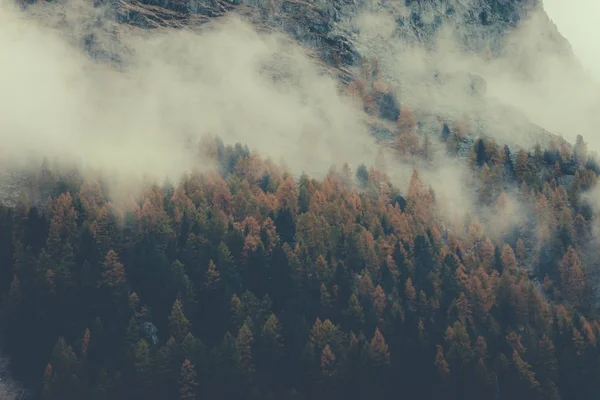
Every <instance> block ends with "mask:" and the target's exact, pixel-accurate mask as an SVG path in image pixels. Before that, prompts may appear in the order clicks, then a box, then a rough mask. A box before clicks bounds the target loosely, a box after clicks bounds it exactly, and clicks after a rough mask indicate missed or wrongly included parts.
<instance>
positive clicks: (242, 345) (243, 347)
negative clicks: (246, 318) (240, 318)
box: [236, 323, 254, 379]
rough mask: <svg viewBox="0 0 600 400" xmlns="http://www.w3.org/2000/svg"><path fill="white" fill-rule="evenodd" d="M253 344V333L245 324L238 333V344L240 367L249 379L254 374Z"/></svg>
mask: <svg viewBox="0 0 600 400" xmlns="http://www.w3.org/2000/svg"><path fill="white" fill-rule="evenodd" d="M253 342H254V336H253V335H252V331H251V330H250V328H249V327H248V324H247V323H244V325H242V327H241V328H240V331H239V332H238V335H237V340H236V343H237V348H238V352H239V354H240V366H241V368H242V371H243V372H244V374H245V375H246V377H247V378H248V379H250V377H251V376H252V374H253V373H254V363H253V361H252V344H253Z"/></svg>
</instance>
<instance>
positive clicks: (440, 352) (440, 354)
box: [435, 344, 450, 380]
mask: <svg viewBox="0 0 600 400" xmlns="http://www.w3.org/2000/svg"><path fill="white" fill-rule="evenodd" d="M436 348H437V353H436V355H435V366H436V367H437V369H438V372H439V373H440V376H441V378H442V380H447V379H448V378H449V377H450V365H449V364H448V363H447V362H446V358H445V357H444V349H443V348H442V346H440V345H439V344H438V345H437V346H436Z"/></svg>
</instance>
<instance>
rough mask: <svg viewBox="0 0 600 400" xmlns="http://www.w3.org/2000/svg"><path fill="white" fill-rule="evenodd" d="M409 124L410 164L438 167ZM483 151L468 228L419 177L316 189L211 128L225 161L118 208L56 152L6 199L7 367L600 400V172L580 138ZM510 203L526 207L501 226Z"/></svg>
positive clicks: (167, 392)
mask: <svg viewBox="0 0 600 400" xmlns="http://www.w3.org/2000/svg"><path fill="white" fill-rule="evenodd" d="M355 90H357V89H355ZM413 119H414V117H412V116H411V115H409V112H408V111H404V112H403V113H400V116H399V124H400V125H401V128H402V129H401V132H400V134H399V136H398V140H397V146H398V153H399V154H398V157H422V158H426V157H427V151H424V149H426V146H423V145H422V144H420V143H419V142H418V140H419V139H418V136H416V137H415V134H414V129H415V128H414V123H413V122H411V121H413ZM440 140H442V141H445V142H446V144H447V149H448V153H449V154H453V153H454V151H453V149H455V147H456V144H457V143H459V142H460V141H461V140H462V136H461V133H460V124H454V125H452V124H450V126H449V125H444V129H443V130H442V132H440ZM471 147H472V148H471V156H470V157H469V159H468V161H467V162H468V164H469V168H470V170H471V171H472V175H473V181H474V183H475V184H476V185H478V187H479V189H478V191H477V193H478V198H477V203H478V205H480V206H481V207H486V209H490V210H493V212H492V214H491V216H490V215H481V216H477V215H476V213H473V215H471V216H469V217H468V218H466V219H465V220H463V221H459V222H456V221H449V219H448V218H447V217H446V216H445V215H444V214H443V213H441V212H439V204H437V201H438V200H437V199H436V193H435V191H434V190H433V189H432V188H431V187H429V186H427V185H426V184H425V183H424V182H423V180H422V179H421V177H420V174H419V171H418V169H414V170H413V172H412V177H411V179H410V184H409V185H408V187H406V188H397V187H394V185H392V184H391V183H390V180H389V178H388V176H387V175H386V174H385V173H384V172H383V171H381V170H379V169H377V168H376V167H373V166H371V167H367V166H365V165H361V166H360V167H358V168H357V169H356V171H353V170H351V169H350V167H349V166H348V165H344V166H341V167H340V168H332V169H331V171H330V172H329V173H328V174H327V175H326V176H325V177H324V178H322V179H319V180H317V179H314V178H311V177H309V176H307V175H306V174H303V175H301V176H294V175H293V174H292V173H290V172H289V171H286V170H285V168H283V167H281V166H278V165H276V164H275V163H273V162H271V161H270V160H265V159H262V158H261V157H260V156H258V155H257V154H255V153H253V152H250V151H249V150H248V148H247V147H246V146H244V145H241V144H236V145H235V146H230V145H225V144H224V143H223V142H222V141H220V140H219V139H214V140H211V141H210V142H209V144H208V145H205V146H204V147H202V151H203V154H204V156H205V157H207V158H210V159H212V160H213V161H214V163H215V165H216V166H217V167H216V168H215V169H213V170H208V171H197V172H190V173H188V174H187V175H185V176H184V177H182V178H181V180H180V181H179V182H176V183H170V182H168V181H167V182H165V183H164V184H160V185H159V184H148V185H147V187H145V188H144V190H143V193H142V194H141V195H139V196H134V195H131V196H129V197H127V196H121V197H120V198H118V199H116V198H111V196H109V195H108V193H109V190H108V189H107V185H108V182H107V181H106V180H105V179H104V178H102V177H93V176H85V175H83V174H80V173H78V172H77V171H68V172H65V171H64V170H58V169H55V168H52V167H51V166H49V164H48V163H44V164H43V165H42V166H41V167H40V168H39V169H38V170H37V171H36V172H35V174H32V176H31V185H30V186H29V187H28V188H26V190H24V191H23V194H22V195H21V197H19V200H18V202H17V204H16V205H15V206H11V207H9V206H2V207H1V208H0V293H1V302H0V321H1V332H2V350H3V352H4V353H5V354H6V355H7V356H8V357H9V358H10V361H11V364H10V369H11V371H12V374H13V376H14V377H15V379H16V380H17V381H18V382H20V383H21V384H22V385H23V386H24V387H25V388H26V390H27V392H28V395H29V396H30V398H39V399H44V400H50V399H56V400H58V399H60V400H70V399H92V400H96V399H97V400H100V399H180V400H192V399H228V400H230V399H331V398H336V399H338V398H339V399H365V398H406V399H417V398H428V399H473V400H482V399H511V400H517V399H528V400H529V399H545V400H556V399H561V398H562V399H572V400H576V399H590V398H594V396H595V394H596V393H598V390H600V387H599V384H600V380H599V379H598V377H600V364H599V361H600V358H599V356H600V352H599V350H598V346H599V342H598V340H599V338H600V323H599V322H598V307H597V301H596V298H595V294H594V293H595V288H594V287H593V282H594V280H593V279H590V277H592V276H593V274H594V271H593V268H594V256H593V252H591V251H590V249H594V248H595V240H596V239H595V231H594V224H595V223H596V222H595V214H594V209H593V208H592V206H591V205H590V204H589V203H588V202H586V201H585V198H586V197H585V194H586V193H589V192H590V190H591V189H593V188H594V185H595V184H596V180H597V176H598V173H599V172H600V169H599V168H598V165H597V163H596V161H595V159H594V157H593V156H591V155H588V151H587V148H586V145H585V142H584V141H583V139H582V138H581V137H580V138H578V141H577V143H576V144H575V146H569V145H568V144H566V142H564V143H551V145H550V146H549V148H548V149H544V150H542V149H541V148H540V146H537V147H536V148H535V149H532V150H531V151H528V150H526V149H520V150H519V151H518V152H517V154H515V155H511V152H510V149H509V148H508V147H506V146H504V147H503V146H500V145H498V144H497V143H496V142H495V141H494V140H493V139H491V138H479V139H477V140H476V141H475V142H474V143H473V145H472V146H471ZM406 168H410V167H409V166H407V167H406ZM567 173H569V174H572V179H570V180H567V182H571V183H570V185H568V186H565V185H561V184H559V182H565V180H564V179H562V178H561V177H563V176H564V175H565V174H567ZM510 201H518V203H519V204H521V207H522V210H531V212H524V211H523V215H522V218H521V219H520V220H519V222H518V223H517V224H514V225H513V226H511V225H509V226H502V227H501V226H500V225H498V226H496V225H495V222H494V221H499V219H498V218H495V219H494V218H493V217H498V216H499V217H500V220H501V219H505V217H506V213H510V212H512V211H511V210H510V209H508V204H509V203H510Z"/></svg>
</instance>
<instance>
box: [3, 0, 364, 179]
mask: <svg viewBox="0 0 600 400" xmlns="http://www.w3.org/2000/svg"><path fill="white" fill-rule="evenodd" d="M1 4H2V6H1V8H0V27H1V32H2V34H1V35H0V48H2V58H3V59H2V63H0V93H2V97H0V108H1V109H2V119H0V143H1V146H2V148H3V150H4V152H5V153H8V154H10V155H12V156H13V158H14V156H15V155H16V156H18V157H22V156H24V155H27V154H34V155H44V156H49V157H54V158H57V157H58V158H60V159H68V158H76V159H78V160H79V161H80V162H81V163H82V164H84V165H86V166H88V167H93V168H103V169H110V170H115V171H119V172H120V173H131V174H134V175H139V174H147V175H156V176H159V175H160V176H165V175H167V176H169V177H171V178H177V177H178V175H179V174H181V173H182V172H183V171H185V170H188V169H189V168H190V167H192V166H193V165H195V164H197V163H198V162H200V163H201V162H202V160H198V158H197V157H196V155H195V154H194V152H192V151H189V150H190V149H189V146H190V143H194V142H197V140H198V139H199V138H200V137H201V136H203V135H207V134H209V135H218V136H220V137H221V138H222V139H223V140H224V141H225V142H226V143H231V144H233V143H235V142H238V141H239V142H242V143H247V144H248V145H249V146H250V147H251V149H256V150H258V151H259V153H260V154H261V155H263V156H266V157H272V158H273V159H274V161H276V162H279V161H285V164H286V165H287V166H288V167H289V168H291V169H293V170H295V171H299V170H306V171H307V172H312V173H316V172H320V171H326V170H327V168H329V166H330V165H331V164H333V163H340V162H343V161H346V160H352V162H353V163H357V162H360V161H361V160H363V159H365V161H369V157H370V155H369V151H365V149H367V150H369V149H372V148H373V146H372V144H371V143H372V139H371V138H370V137H369V135H368V134H366V130H365V127H364V125H363V124H362V122H361V120H360V117H359V114H358V113H357V112H356V110H355V108H354V107H353V106H351V105H350V103H349V102H348V101H346V99H344V98H342V97H340V96H339V95H338V91H337V87H336V82H335V80H334V79H332V78H330V77H329V76H327V75H325V74H323V72H322V71H321V70H320V69H319V67H318V66H317V65H315V64H314V63H312V62H311V61H310V59H309V58H308V57H307V56H306V55H305V54H304V53H303V52H302V51H301V49H300V48H299V47H298V46H295V45H292V44H290V43H289V41H286V40H285V38H283V37H280V36H277V35H275V34H270V35H261V34H258V33H257V32H256V31H255V30H253V29H252V28H251V26H249V25H248V24H246V23H244V22H242V21H241V20H239V19H237V18H235V17H232V18H228V19H226V20H221V21H218V22H216V23H214V24H213V26H212V27H211V28H212V29H210V30H205V31H203V32H202V33H194V32H191V31H187V30H185V31H183V30H182V31H161V32H154V33H152V34H142V32H135V33H129V34H127V33H126V34H121V35H120V37H119V42H118V43H115V42H114V39H112V41H111V38H110V37H109V36H108V35H105V36H104V37H103V36H101V34H102V32H103V31H109V29H106V27H104V28H105V29H103V30H98V31H99V32H100V35H98V36H97V38H99V40H101V41H104V42H103V45H104V46H105V47H106V48H110V47H111V46H112V47H113V48H119V47H121V48H126V49H128V50H129V51H128V52H125V53H122V56H123V57H124V65H125V68H124V70H122V71H118V70H117V69H115V68H114V67H111V66H109V65H106V64H101V63H97V62H94V61H91V60H90V59H89V58H88V57H87V56H86V55H85V53H84V52H83V51H82V49H81V47H80V45H79V43H80V39H81V38H82V35H83V33H86V29H85V28H86V25H92V22H94V21H98V20H99V18H98V17H99V16H100V17H104V18H103V19H102V20H101V21H102V23H103V24H110V19H108V18H106V17H105V16H103V15H102V14H101V13H102V12H103V11H102V10H101V9H95V8H92V7H91V5H86V3H84V2H75V1H73V2H69V3H63V4H62V5H60V6H54V5H36V6H34V7H32V10H31V12H29V13H23V12H21V11H19V10H17V9H16V8H15V7H13V6H11V5H10V4H9V2H8V1H6V0H2V3H1ZM87 4H89V3H87ZM57 27H60V28H57ZM109 28H111V27H109ZM267 67H269V69H267ZM273 70H275V71H276V73H278V74H279V79H278V80H277V81H275V80H274V79H273V78H272V76H271V75H272V72H273ZM307 134H316V135H312V136H311V137H312V140H314V142H313V143H311V144H310V146H309V148H306V146H304V147H303V146H302V145H301V144H299V142H300V143H301V140H300V139H301V137H302V135H307Z"/></svg>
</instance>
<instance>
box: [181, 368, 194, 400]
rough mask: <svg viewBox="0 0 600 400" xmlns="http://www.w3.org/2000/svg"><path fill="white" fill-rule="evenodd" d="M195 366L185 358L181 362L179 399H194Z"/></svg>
mask: <svg viewBox="0 0 600 400" xmlns="http://www.w3.org/2000/svg"><path fill="white" fill-rule="evenodd" d="M196 379H197V378H196V367H195V366H194V364H192V363H191V362H190V360H188V359H187V358H186V359H185V360H184V361H183V364H181V373H180V379H179V400H195V399H196V391H197V389H198V382H197V381H196Z"/></svg>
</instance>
